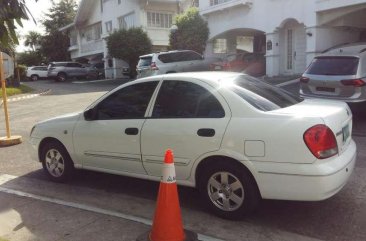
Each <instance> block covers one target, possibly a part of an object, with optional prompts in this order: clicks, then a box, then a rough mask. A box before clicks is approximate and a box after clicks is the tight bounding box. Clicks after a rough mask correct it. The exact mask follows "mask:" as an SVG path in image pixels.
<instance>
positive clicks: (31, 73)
mask: <svg viewBox="0 0 366 241" xmlns="http://www.w3.org/2000/svg"><path fill="white" fill-rule="evenodd" d="M26 76H27V78H29V79H30V80H32V81H37V80H38V79H41V78H47V66H32V67H28V68H27V70H26Z"/></svg>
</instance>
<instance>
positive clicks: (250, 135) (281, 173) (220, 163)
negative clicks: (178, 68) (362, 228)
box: [30, 72, 356, 219]
mask: <svg viewBox="0 0 366 241" xmlns="http://www.w3.org/2000/svg"><path fill="white" fill-rule="evenodd" d="M351 133H352V113H351V111H350V109H349V108H348V106H347V105H346V104H345V103H342V102H335V101H325V100H304V101H301V100H297V99H296V98H294V97H292V96H290V95H289V94H287V93H285V92H284V91H282V90H281V89H279V88H276V87H273V86H271V85H269V84H266V83H263V82H261V81H260V80H258V79H255V78H253V77H250V76H247V75H243V74H239V73H218V72H200V73H180V74H169V75H161V76H154V77H149V78H144V79H140V80H137V81H133V82H129V83H126V84H124V85H121V86H119V87H117V88H116V89H114V90H112V91H110V92H109V93H107V94H106V95H104V96H103V97H101V98H100V99H99V100H97V101H96V102H94V103H93V104H92V105H91V106H89V107H88V108H87V109H86V110H85V111H82V112H79V113H74V114H69V115H65V116H60V117H57V118H53V119H50V120H46V121H44V122H41V123H38V124H36V125H35V126H34V127H33V129H32V131H31V138H30V142H31V144H32V146H33V148H34V154H35V158H36V159H37V160H39V161H40V162H42V164H43V168H44V170H45V171H46V173H47V175H48V176H49V178H51V179H52V180H54V181H65V180H66V179H67V178H69V177H70V176H71V174H72V172H73V170H74V168H77V169H88V170H94V171H100V172H106V173H113V174H120V175H125V176H131V177H137V178H143V179H149V180H154V181H159V180H160V176H161V166H162V163H163V159H164V153H165V150H166V149H168V148H170V149H172V150H173V152H174V154H175V166H176V173H177V182H178V184H181V185H185V186H191V187H196V188H199V190H200V192H201V194H202V198H203V200H204V201H205V202H206V203H207V205H208V206H209V207H210V208H211V210H212V211H213V212H214V213H216V214H217V215H219V216H221V217H225V218H232V219H234V218H239V217H241V216H243V214H246V213H248V212H250V211H252V210H254V209H255V208H256V206H257V205H258V203H259V201H260V199H261V198H264V199H281V200H303V201H315V200H323V199H326V198H329V197H331V196H332V195H334V194H336V193H337V192H338V191H339V190H341V188H342V187H343V186H344V185H345V184H346V182H347V180H348V178H349V177H350V175H351V173H352V170H353V168H354V165H355V159H356V144H355V142H354V141H353V140H352V137H351Z"/></svg>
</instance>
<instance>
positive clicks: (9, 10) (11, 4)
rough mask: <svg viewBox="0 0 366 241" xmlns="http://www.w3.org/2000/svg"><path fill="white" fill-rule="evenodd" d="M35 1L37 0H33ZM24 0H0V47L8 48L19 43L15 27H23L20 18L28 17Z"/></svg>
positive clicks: (25, 18)
mask: <svg viewBox="0 0 366 241" xmlns="http://www.w3.org/2000/svg"><path fill="white" fill-rule="evenodd" d="M35 1H37V0H35ZM29 15H31V14H30V12H29V10H28V9H27V6H26V5H25V0H0V48H1V49H8V48H12V47H14V46H16V45H18V44H19V41H18V36H17V34H16V29H17V25H16V24H18V25H19V26H20V27H23V24H22V20H28V19H29Z"/></svg>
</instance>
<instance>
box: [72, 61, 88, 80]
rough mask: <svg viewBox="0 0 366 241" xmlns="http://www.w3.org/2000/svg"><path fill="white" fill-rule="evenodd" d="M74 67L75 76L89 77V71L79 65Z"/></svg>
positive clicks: (74, 64)
mask: <svg viewBox="0 0 366 241" xmlns="http://www.w3.org/2000/svg"><path fill="white" fill-rule="evenodd" d="M73 66H74V70H75V76H77V77H80V76H86V75H87V69H86V68H85V67H84V66H82V65H81V64H79V63H73Z"/></svg>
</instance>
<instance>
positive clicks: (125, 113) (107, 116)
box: [97, 81, 158, 120]
mask: <svg viewBox="0 0 366 241" xmlns="http://www.w3.org/2000/svg"><path fill="white" fill-rule="evenodd" d="M157 84H158V81H152V82H145V83H139V84H134V85H129V86H127V87H125V88H122V89H120V90H118V91H116V92H115V93H113V94H112V95H110V96H108V97H107V98H106V99H104V100H103V101H102V102H100V103H99V104H98V105H97V117H98V119H99V120H116V119H141V118H144V116H145V112H146V109H147V106H148V104H149V102H150V99H151V96H152V94H153V93H154V90H155V88H156V86H157Z"/></svg>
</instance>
